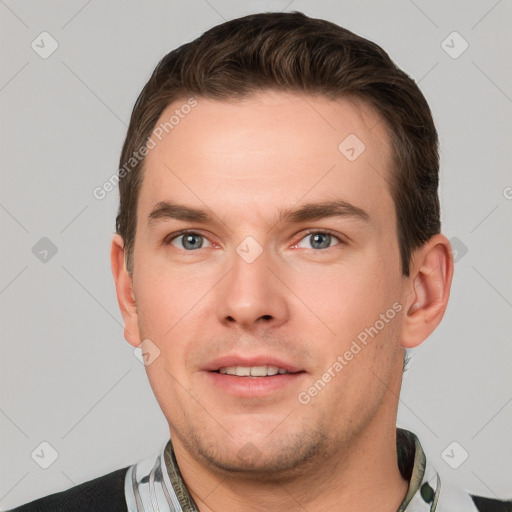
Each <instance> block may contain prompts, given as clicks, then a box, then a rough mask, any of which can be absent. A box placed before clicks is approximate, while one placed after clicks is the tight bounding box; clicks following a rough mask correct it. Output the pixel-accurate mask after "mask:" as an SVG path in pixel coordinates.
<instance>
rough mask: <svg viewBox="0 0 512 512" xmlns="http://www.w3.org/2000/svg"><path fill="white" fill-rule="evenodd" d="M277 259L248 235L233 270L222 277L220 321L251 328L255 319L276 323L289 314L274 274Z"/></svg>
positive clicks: (237, 251) (235, 254)
mask: <svg viewBox="0 0 512 512" xmlns="http://www.w3.org/2000/svg"><path fill="white" fill-rule="evenodd" d="M276 267H277V265H276V261H275V259H274V258H273V257H272V254H271V253H270V250H269V249H264V248H263V247H262V246H261V245H260V244H259V243H258V242H257V241H256V240H255V239H254V238H252V237H247V238H246V239H244V240H243V241H242V242H241V243H240V244H239V245H238V246H237V248H236V251H235V253H234V254H233V258H232V269H231V271H230V272H229V274H228V275H227V276H226V280H223V281H224V282H223V286H222V293H221V297H219V304H218V308H219V311H218V313H219V320H220V321H221V322H236V323H238V324H240V325H242V326H244V327H250V326H251V325H252V324H254V323H255V322H267V323H268V322H271V323H273V324H277V323H280V322H282V321H283V320H285V318H286V316H287V305H286V297H285V295H284V293H283V290H282V285H280V284H279V281H278V280H277V279H276V277H275V276H274V272H276Z"/></svg>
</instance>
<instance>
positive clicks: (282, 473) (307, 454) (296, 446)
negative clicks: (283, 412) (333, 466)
mask: <svg viewBox="0 0 512 512" xmlns="http://www.w3.org/2000/svg"><path fill="white" fill-rule="evenodd" d="M231 441H233V439H231ZM230 444H232V445H233V446H228V445H224V446H220V445H219V444H210V443H205V442H204V440H202V439H198V438H196V439H195V440H194V441H193V443H192V446H194V452H195V453H196V458H198V459H200V460H202V462H203V463H207V464H208V465H209V466H210V467H211V468H212V469H213V470H216V471H217V472H219V473H222V474H223V475H225V476H235V475H236V477H237V478H244V477H247V479H250V480H252V481H254V480H258V481H272V482H285V481H287V480H289V479H292V478H296V477H297V476H298V475H299V474H301V473H305V472H306V471H308V470H309V467H310V466H311V465H315V464H317V463H321V462H322V461H323V460H325V457H326V456H327V454H326V448H327V447H328V445H329V444H330V443H329V441H328V439H327V436H326V435H325V434H322V433H321V432H318V431H317V432H315V433H314V434H313V435H311V434H310V435H307V434H296V435H295V436H291V435H288V436H287V437H286V438H280V439H275V438H274V439H272V440H270V439H269V438H268V437H267V440H266V442H265V439H262V440H260V441H258V443H257V444H256V443H253V442H251V441H245V442H237V443H233V442H232V443H230ZM189 446H190V445H189Z"/></svg>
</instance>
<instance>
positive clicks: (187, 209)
mask: <svg viewBox="0 0 512 512" xmlns="http://www.w3.org/2000/svg"><path fill="white" fill-rule="evenodd" d="M184 103H185V101H180V102H176V103H174V104H172V105H170V106H169V107H168V108H167V109H166V111H165V112H164V113H163V115H162V117H161V122H164V121H166V120H168V119H169V118H170V116H171V115H172V114H173V112H174V111H175V110H176V109H177V108H180V105H182V104H184ZM158 124H160V122H159V123H158ZM159 138H161V140H159ZM159 138H155V137H153V140H154V141H155V143H156V145H155V147H154V148H153V149H151V150H150V152H149V154H148V155H147V157H146V161H145V173H144V180H143V183H142V187H141V190H140V196H139V202H138V210H137V233H136V239H135V246H134V268H133V282H132V285H133V294H134V297H135V303H136V311H137V320H136V322H137V325H136V327H134V329H135V330H138V337H139V338H140V340H142V339H149V340H151V341H150V342H147V341H146V342H144V343H145V344H147V346H148V347H149V348H148V351H149V353H150V354H151V353H153V354H154V356H155V359H154V361H153V362H151V364H149V365H148V366H147V373H148V377H149V381H150V383H151V386H152V388H153V390H154V393H155V395H156V398H157V400H158V402H159V404H160V406H161V408H162V410H163V412H164V414H165V416H166V418H167V420H168V422H169V426H170V431H171V436H172V438H173V442H174V444H175V445H177V446H179V447H181V448H182V449H183V450H185V451H186V452H187V453H188V454H189V455H190V456H191V457H193V458H195V459H196V460H198V461H201V462H202V463H203V464H204V463H207V464H209V465H210V466H211V467H213V468H217V469H219V470H236V471H241V472H243V471H250V472H251V473H252V474H253V475H254V474H258V472H259V473H261V474H266V475H272V474H276V473H277V472H279V473H280V474H283V472H284V473H285V472H287V471H290V472H292V471H293V470H294V469H296V468H298V467H305V464H307V463H308V462H313V461H315V460H316V461H318V460H321V459H322V458H324V457H326V456H329V455H332V454H333V452H334V451H335V450H337V449H339V447H343V446H345V447H346V446H347V443H349V442H350V440H351V439H353V437H354V436H356V435H357V434H358V433H360V432H362V431H363V430H365V429H368V428H370V426H371V425H373V424H374V423H375V422H376V421H377V419H379V421H381V422H382V418H383V417H384V416H385V415H392V413H393V411H392V409H393V405H391V402H390V398H389V395H390V394H389V393H388V392H387V390H388V388H393V389H395V390H396V393H398V388H399V383H398V387H397V382H398V381H399V378H400V377H399V376H401V365H402V349H401V346H400V342H399V337H400V328H401V322H402V314H403V313H402V312H401V310H402V309H405V306H404V307H402V300H403V295H404V281H403V277H402V273H401V264H400V257H399V248H398V242H397V232H396V216H395V211H394V205H393V201H392V198H391V196H390V192H389V184H388V181H387V180H389V176H390V173H391V149H390V143H389V138H388V135H387V132H386V128H385V126H384V123H383V122H382V120H381V119H380V117H379V116H378V115H377V114H376V113H375V112H374V111H372V109H371V108H370V107H368V106H367V105H365V104H364V103H361V102H358V101H356V100H350V99H341V100H336V101H330V100H328V99H326V98H313V97H307V98H304V97H299V96H296V95H293V94H284V93H274V92H265V93H260V94H259V95H257V96H254V97H252V98H251V99H246V100H244V101H242V102H237V103H235V102H224V101H213V100H207V99H203V98H198V100H197V106H195V107H194V108H192V109H190V112H189V113H188V114H187V115H186V116H183V118H181V119H180V121H179V123H178V124H176V125H174V127H173V129H172V130H169V133H168V134H166V135H165V136H164V137H162V136H161V135H160V137H159ZM363 144H364V145H363ZM156 356H158V357H156ZM395 400H396V397H395ZM394 420H395V419H394V417H393V418H392V419H390V421H392V422H394Z"/></svg>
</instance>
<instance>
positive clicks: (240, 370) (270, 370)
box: [216, 365, 300, 378]
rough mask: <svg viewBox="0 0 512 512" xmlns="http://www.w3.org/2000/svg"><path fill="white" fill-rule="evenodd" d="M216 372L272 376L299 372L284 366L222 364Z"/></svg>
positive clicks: (248, 375)
mask: <svg viewBox="0 0 512 512" xmlns="http://www.w3.org/2000/svg"><path fill="white" fill-rule="evenodd" d="M216 373H221V374H222V375H235V376H237V377H257V378H261V377H272V376H274V375H292V374H293V373H300V372H289V371H288V370H286V369H285V368H280V367H279V366H270V365H263V366H224V367H222V368H219V369H218V370H217V372H216Z"/></svg>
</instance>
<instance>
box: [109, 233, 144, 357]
mask: <svg viewBox="0 0 512 512" xmlns="http://www.w3.org/2000/svg"><path fill="white" fill-rule="evenodd" d="M110 262H111V265H112V274H113V276H114V282H115V285H116V293H117V302H118V303H119V309H120V310H121V315H122V316H123V320H124V337H125V339H126V341H127V342H128V343H130V345H133V346H134V347H137V346H139V345H140V341H141V340H140V333H139V324H138V319H137V308H136V305H135V296H134V294H133V282H132V276H131V275H130V274H129V273H128V270H127V269H126V262H125V254H124V240H123V238H122V237H121V236H120V235H119V234H117V233H116V234H115V235H114V237H113V239H112V247H111V250H110Z"/></svg>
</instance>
